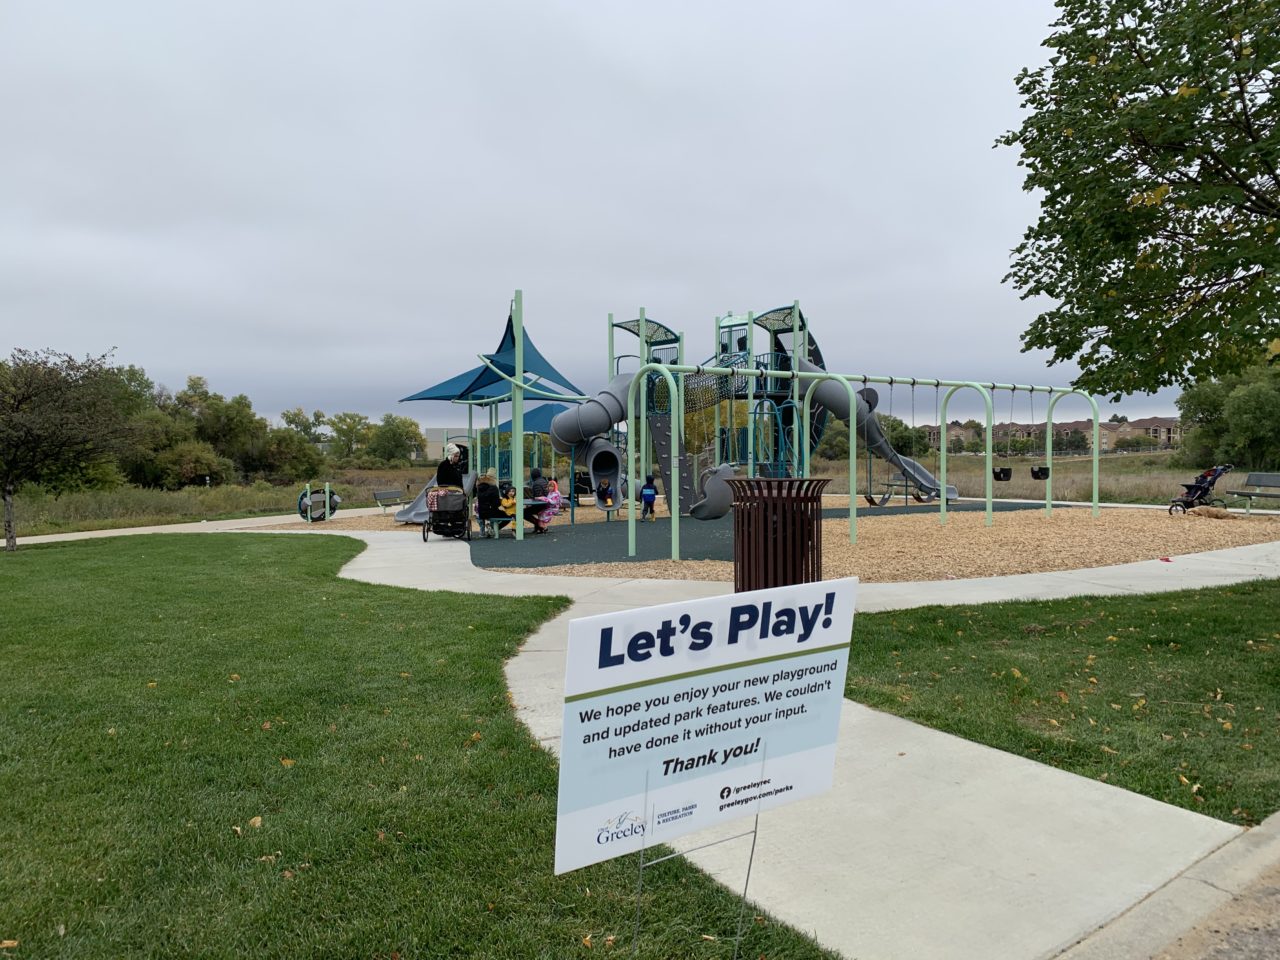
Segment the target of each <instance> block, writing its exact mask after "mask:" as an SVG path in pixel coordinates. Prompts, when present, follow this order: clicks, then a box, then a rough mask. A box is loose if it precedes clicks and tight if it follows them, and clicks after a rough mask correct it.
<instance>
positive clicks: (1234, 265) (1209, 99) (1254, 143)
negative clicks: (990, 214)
mask: <svg viewBox="0 0 1280 960" xmlns="http://www.w3.org/2000/svg"><path fill="white" fill-rule="evenodd" d="M1058 7H1059V10H1060V16H1059V18H1058V20H1057V21H1056V22H1055V23H1054V24H1053V30H1054V32H1053V33H1052V35H1051V36H1050V37H1049V38H1048V39H1047V40H1046V41H1045V46H1046V47H1048V48H1049V49H1050V50H1051V51H1052V53H1051V55H1050V57H1049V58H1048V63H1047V64H1045V65H1044V66H1041V67H1038V68H1036V69H1031V70H1024V71H1023V72H1022V73H1021V74H1019V76H1018V78H1017V84H1018V89H1019V91H1020V93H1021V94H1022V97H1023V106H1024V108H1026V109H1027V111H1028V113H1027V116H1026V119H1025V120H1024V121H1023V123H1022V125H1021V126H1020V127H1019V128H1018V129H1016V130H1013V131H1011V132H1009V133H1007V134H1006V135H1005V136H1003V137H1002V138H1001V139H1000V141H999V142H1000V143H1003V144H1005V145H1009V146H1016V147H1018V148H1019V149H1020V151H1021V155H1022V159H1021V160H1020V165H1021V166H1023V167H1025V168H1026V170H1027V176H1026V180H1025V183H1024V186H1025V188H1026V189H1027V190H1028V191H1034V192H1037V193H1039V194H1040V195H1041V206H1040V217H1039V220H1038V221H1037V222H1036V223H1035V224H1034V225H1033V226H1032V227H1030V228H1029V229H1028V231H1027V233H1026V235H1025V237H1024V239H1023V241H1022V243H1021V244H1020V245H1019V246H1018V247H1016V248H1015V250H1014V252H1013V265H1012V268H1011V269H1010V271H1009V273H1008V275H1007V276H1006V278H1005V279H1006V281H1009V282H1012V283H1013V285H1014V286H1015V287H1016V288H1017V289H1018V290H1019V291H1021V293H1022V295H1023V297H1024V298H1031V297H1036V298H1039V297H1047V298H1048V299H1049V300H1050V301H1051V305H1050V306H1049V307H1048V309H1046V310H1045V311H1044V312H1043V313H1041V314H1040V315H1039V316H1038V317H1037V318H1036V319H1035V320H1034V321H1033V322H1032V324H1031V326H1030V327H1029V328H1028V330H1027V331H1026V332H1025V333H1024V334H1023V338H1022V339H1023V345H1024V349H1027V350H1029V349H1032V348H1044V349H1049V350H1052V351H1053V358H1052V360H1051V361H1050V362H1051V363H1058V362H1062V361H1068V360H1074V361H1076V362H1077V363H1079V365H1080V368H1081V371H1082V372H1081V374H1080V376H1079V378H1078V379H1077V380H1076V385H1077V386H1080V387H1083V388H1085V389H1088V390H1093V391H1096V392H1100V393H1106V394H1116V395H1119V394H1123V393H1133V392H1150V391H1153V390H1156V389H1158V388H1160V387H1163V386H1168V385H1171V384H1184V383H1189V382H1192V381H1195V380H1208V379H1210V378H1213V377H1219V376H1224V375H1229V374H1234V373H1238V372H1239V371H1241V370H1243V369H1244V368H1245V367H1247V366H1248V365H1250V364H1251V363H1253V362H1255V361H1257V360H1258V359H1259V357H1260V356H1261V355H1262V353H1263V351H1264V350H1265V347H1266V344H1267V341H1269V340H1271V339H1272V338H1274V337H1277V336H1280V297H1278V296H1277V294H1278V293H1280V285H1278V283H1280V269H1278V268H1280V231H1278V227H1280V173H1278V169H1280V129H1278V128H1277V122H1278V120H1280V96H1278V94H1280V83H1278V81H1277V70H1278V69H1280V4H1277V3H1276V2H1275V0H1266V2H1263V0H1234V2H1227V0H1176V2H1175V0H1058Z"/></svg>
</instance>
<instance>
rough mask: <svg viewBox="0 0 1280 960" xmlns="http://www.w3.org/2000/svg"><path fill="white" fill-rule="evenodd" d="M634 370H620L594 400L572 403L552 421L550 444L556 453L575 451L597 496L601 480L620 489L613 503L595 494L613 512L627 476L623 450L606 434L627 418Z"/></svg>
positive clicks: (574, 453)
mask: <svg viewBox="0 0 1280 960" xmlns="http://www.w3.org/2000/svg"><path fill="white" fill-rule="evenodd" d="M634 378H635V374H634V373H620V374H618V375H617V376H616V377H614V378H613V379H612V380H610V381H609V385H608V386H607V387H605V388H604V389H603V390H601V391H600V392H599V393H597V394H596V395H595V397H594V398H593V399H591V400H588V401H586V402H585V403H580V404H578V405H577V406H576V407H571V408H570V409H568V410H566V411H565V412H564V413H561V414H559V415H557V416H556V417H555V418H553V419H552V421H551V446H553V447H554V448H555V450H556V452H557V453H564V454H573V455H574V462H575V463H577V464H579V465H580V466H584V467H586V468H587V473H588V474H589V475H590V476H591V492H592V495H593V496H595V494H596V491H597V490H598V489H599V488H600V481H601V480H608V481H609V486H610V487H612V488H613V489H614V490H615V491H617V492H616V493H615V495H614V497H613V503H612V504H608V503H606V502H605V501H604V498H603V497H600V496H595V499H596V506H597V507H599V508H600V509H601V510H604V511H607V512H612V511H614V510H617V509H618V508H619V507H621V506H622V497H623V494H624V493H625V490H624V487H625V486H626V484H625V480H624V478H623V476H622V453H621V451H619V450H618V448H617V447H616V446H614V445H613V444H612V443H610V442H609V441H608V439H607V438H606V437H605V436H604V434H607V433H608V432H609V430H610V429H611V428H612V427H613V425H614V424H615V423H621V422H622V421H623V420H625V419H627V391H628V390H629V389H630V387H631V381H632V380H633V379H634Z"/></svg>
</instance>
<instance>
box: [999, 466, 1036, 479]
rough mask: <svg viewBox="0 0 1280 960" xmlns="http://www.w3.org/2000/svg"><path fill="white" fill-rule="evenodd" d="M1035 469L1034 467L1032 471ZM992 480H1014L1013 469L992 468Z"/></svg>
mask: <svg viewBox="0 0 1280 960" xmlns="http://www.w3.org/2000/svg"><path fill="white" fill-rule="evenodd" d="M1034 469H1035V468H1034V467H1032V470H1034ZM991 479H993V480H1001V481H1003V480H1012V479H1013V467H992V468H991Z"/></svg>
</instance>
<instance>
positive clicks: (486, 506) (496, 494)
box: [476, 477, 511, 537]
mask: <svg viewBox="0 0 1280 960" xmlns="http://www.w3.org/2000/svg"><path fill="white" fill-rule="evenodd" d="M509 517H510V514H508V513H507V512H506V511H504V510H503V509H502V494H501V492H500V491H499V490H498V485H497V482H496V481H495V480H494V479H493V477H481V478H480V480H479V481H478V482H477V483H476V518H477V519H478V520H480V536H482V537H487V536H488V535H489V524H488V523H486V522H485V521H488V520H495V521H497V523H495V524H494V525H493V526H494V529H495V530H501V529H502V528H503V527H505V526H507V525H508V524H509V523H511V520H510V519H509Z"/></svg>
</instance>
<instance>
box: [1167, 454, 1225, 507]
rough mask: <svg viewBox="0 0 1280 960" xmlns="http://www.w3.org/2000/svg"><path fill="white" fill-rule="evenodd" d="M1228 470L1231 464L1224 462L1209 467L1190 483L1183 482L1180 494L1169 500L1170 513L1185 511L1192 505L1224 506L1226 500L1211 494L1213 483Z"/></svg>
mask: <svg viewBox="0 0 1280 960" xmlns="http://www.w3.org/2000/svg"><path fill="white" fill-rule="evenodd" d="M1230 472H1231V464H1229V463H1224V464H1222V465H1221V466H1217V467H1210V468H1209V469H1208V470H1206V471H1205V472H1204V473H1202V474H1200V475H1199V476H1198V477H1196V478H1195V479H1194V480H1192V481H1191V482H1190V483H1184V484H1183V485H1182V489H1183V490H1184V491H1185V492H1184V493H1183V494H1182V496H1180V497H1174V498H1173V499H1172V500H1171V501H1169V513H1170V515H1172V514H1175V513H1186V512H1187V511H1188V510H1190V509H1191V508H1192V507H1225V506H1226V505H1227V501H1225V500H1223V499H1222V498H1221V497H1215V496H1214V495H1213V485H1214V484H1215V483H1217V482H1218V478H1219V477H1221V476H1222V475H1223V474H1224V473H1230Z"/></svg>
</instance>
